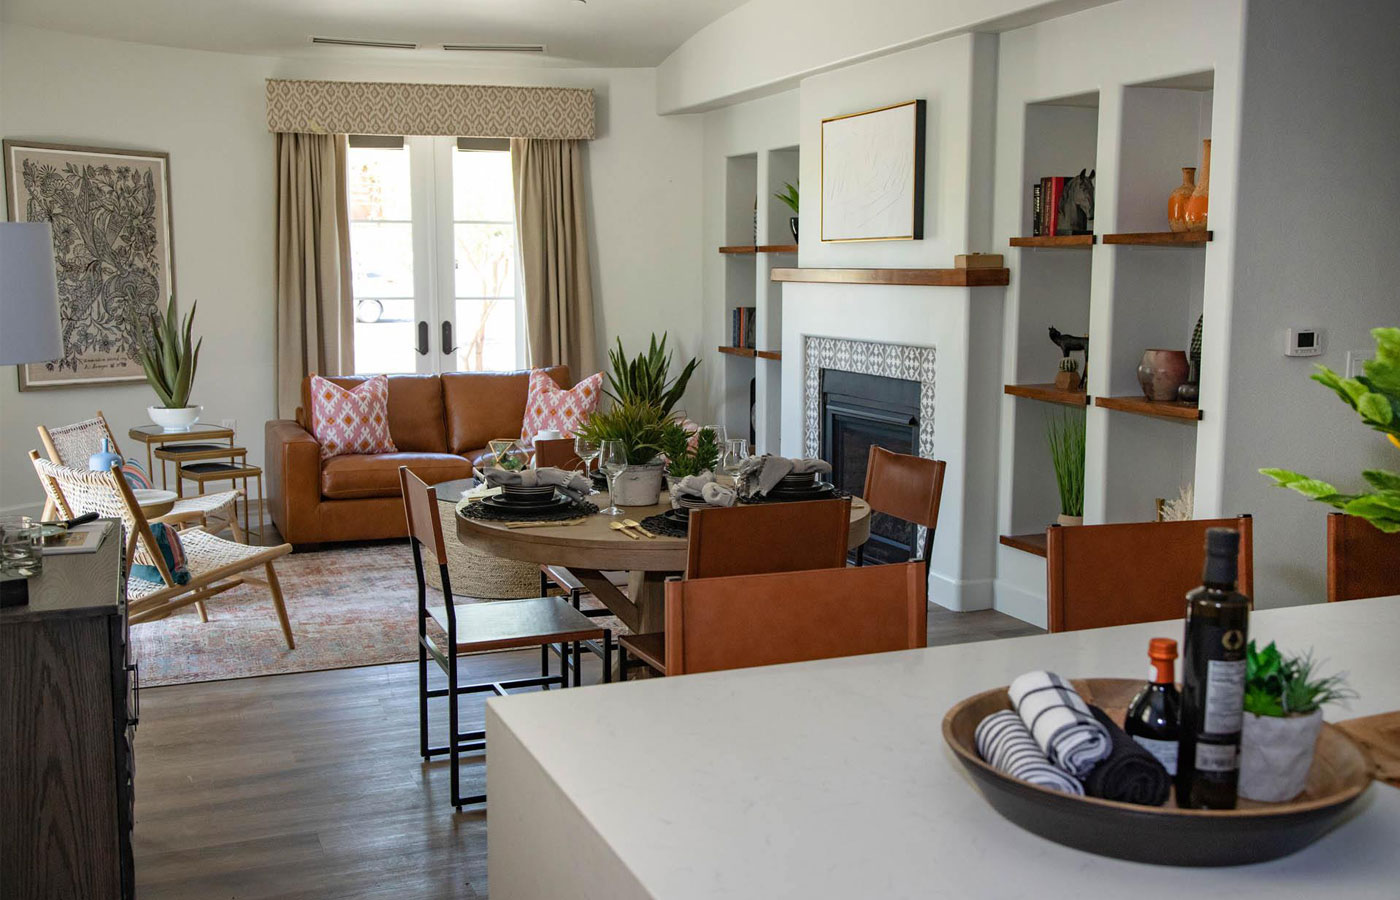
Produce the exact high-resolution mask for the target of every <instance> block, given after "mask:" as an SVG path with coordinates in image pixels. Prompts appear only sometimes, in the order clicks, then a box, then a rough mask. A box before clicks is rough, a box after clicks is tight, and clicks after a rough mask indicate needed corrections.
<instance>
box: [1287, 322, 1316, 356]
mask: <svg viewBox="0 0 1400 900" xmlns="http://www.w3.org/2000/svg"><path fill="white" fill-rule="evenodd" d="M1283 355H1284V356H1321V355H1322V332H1321V331H1318V330H1317V329H1316V328H1290V329H1288V343H1287V344H1286V345H1285V346H1284V348H1283Z"/></svg>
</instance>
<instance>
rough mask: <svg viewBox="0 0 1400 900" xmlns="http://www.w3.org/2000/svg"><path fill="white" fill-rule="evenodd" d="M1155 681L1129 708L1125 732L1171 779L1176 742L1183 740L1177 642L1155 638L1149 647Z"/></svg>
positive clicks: (1174, 764) (1125, 720)
mask: <svg viewBox="0 0 1400 900" xmlns="http://www.w3.org/2000/svg"><path fill="white" fill-rule="evenodd" d="M1147 657H1148V659H1150V660H1152V680H1151V681H1149V682H1148V683H1147V686H1146V687H1144V688H1143V689H1142V690H1140V691H1138V695H1137V696H1136V697H1134V698H1133V702H1132V705H1130V706H1129V707H1128V715H1127V718H1125V719H1124V720H1123V730H1124V731H1126V732H1127V733H1128V734H1129V735H1130V736H1131V737H1132V739H1133V740H1135V741H1137V742H1138V743H1139V744H1141V745H1142V746H1143V747H1144V748H1145V749H1146V750H1147V752H1149V753H1151V754H1152V755H1153V756H1155V757H1157V761H1158V762H1160V763H1161V764H1162V765H1163V766H1164V767H1166V770H1167V774H1168V775H1173V776H1174V775H1176V758H1177V741H1178V740H1180V737H1181V694H1180V693H1179V692H1178V691H1177V689H1176V641H1174V640H1172V639H1171V638H1153V639H1152V640H1151V641H1150V642H1149V643H1148V645H1147Z"/></svg>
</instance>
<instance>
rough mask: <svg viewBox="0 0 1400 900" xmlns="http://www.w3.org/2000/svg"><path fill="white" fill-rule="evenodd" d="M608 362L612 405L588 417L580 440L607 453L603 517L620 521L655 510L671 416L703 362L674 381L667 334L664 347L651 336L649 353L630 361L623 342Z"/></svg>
mask: <svg viewBox="0 0 1400 900" xmlns="http://www.w3.org/2000/svg"><path fill="white" fill-rule="evenodd" d="M608 358H609V360H610V362H611V363H612V371H611V372H609V373H608V389H607V391H606V393H607V395H608V396H609V397H610V398H611V399H612V405H611V406H610V407H609V408H608V409H606V410H599V411H598V412H595V413H593V415H591V416H589V418H588V421H587V422H585V423H584V424H583V426H582V427H581V428H579V430H578V434H579V436H580V437H582V438H584V439H586V440H589V441H596V442H598V444H599V445H600V446H601V447H603V455H602V456H600V457H599V467H600V468H601V469H602V470H603V473H604V474H605V475H607V476H608V494H609V496H610V497H611V498H612V506H611V507H609V508H608V509H605V510H603V512H604V513H605V514H607V515H619V514H620V513H621V510H620V509H619V507H623V506H653V505H655V504H656V503H657V502H658V501H660V499H661V478H662V475H663V473H664V471H665V461H664V459H663V457H662V454H661V445H662V440H663V438H664V437H665V435H666V431H667V428H668V426H670V425H672V424H674V422H675V415H674V414H673V413H672V410H673V409H674V408H675V405H676V404H677V403H678V402H679V401H680V399H681V395H682V394H684V393H685V388H686V385H687V384H688V383H689V381H690V376H691V375H692V374H693V373H694V372H695V369H696V368H697V367H699V365H700V360H698V359H691V360H690V361H689V362H688V363H687V364H686V366H685V368H684V369H682V370H681V373H680V375H678V376H676V377H675V378H671V377H670V370H671V354H670V353H668V352H667V350H666V335H665V334H663V335H662V336H661V340H660V341H657V339H656V335H652V337H651V345H650V347H649V348H648V350H647V352H646V353H642V354H639V355H638V356H637V358H636V359H634V360H630V361H629V360H628V359H627V356H626V354H625V352H624V351H623V349H622V341H621V340H620V339H619V340H618V342H617V348H616V349H615V350H611V351H609V352H608Z"/></svg>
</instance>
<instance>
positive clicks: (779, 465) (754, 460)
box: [738, 453, 831, 497]
mask: <svg viewBox="0 0 1400 900" xmlns="http://www.w3.org/2000/svg"><path fill="white" fill-rule="evenodd" d="M830 471H831V463H829V462H827V461H826V460H824V459H816V458H814V457H807V458H805V459H788V458H787V457H785V456H771V455H769V454H767V453H765V454H764V455H762V456H750V457H749V458H748V459H746V460H744V461H743V463H742V464H741V465H740V466H739V474H738V481H739V484H740V486H741V487H740V491H739V493H740V494H742V495H743V496H745V497H752V496H755V495H758V496H763V495H766V494H767V493H768V492H769V491H771V490H773V488H775V487H777V485H778V482H779V481H782V480H783V478H784V477H786V476H788V475H805V474H808V473H810V472H815V473H817V474H818V475H825V474H827V473H828V472H830Z"/></svg>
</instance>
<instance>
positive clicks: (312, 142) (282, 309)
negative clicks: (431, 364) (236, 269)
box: [277, 134, 355, 419]
mask: <svg viewBox="0 0 1400 900" xmlns="http://www.w3.org/2000/svg"><path fill="white" fill-rule="evenodd" d="M346 149H347V145H346V139H345V135H343V134H340V135H329V134H278V135H277V412H278V415H279V416H280V417H281V418H284V419H289V418H292V416H293V415H295V413H296V408H297V407H298V406H300V405H301V382H302V379H303V378H305V377H306V376H307V375H309V374H311V373H313V372H315V373H318V374H321V375H348V374H352V373H353V372H354V371H355V355H354V352H355V320H354V296H353V290H352V288H353V285H352V282H351V270H350V213H349V204H348V202H347V200H346V192H345V155H346Z"/></svg>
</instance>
